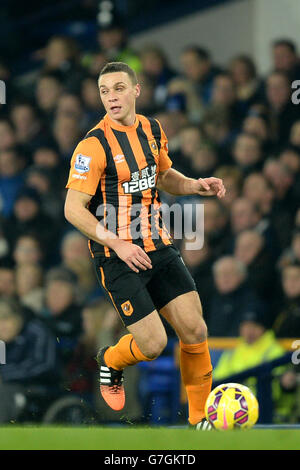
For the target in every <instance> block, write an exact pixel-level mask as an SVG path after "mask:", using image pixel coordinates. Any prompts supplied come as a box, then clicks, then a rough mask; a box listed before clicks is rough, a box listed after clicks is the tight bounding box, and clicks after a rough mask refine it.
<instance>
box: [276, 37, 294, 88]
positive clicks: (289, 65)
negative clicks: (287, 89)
mask: <svg viewBox="0 0 300 470" xmlns="http://www.w3.org/2000/svg"><path fill="white" fill-rule="evenodd" d="M272 59H273V69H274V70H276V71H279V72H284V73H286V74H287V75H288V76H289V78H290V80H291V81H293V80H298V79H299V76H300V64H299V58H298V54H297V48H296V45H295V43H294V42H293V41H291V40H290V39H278V40H276V41H274V43H273V48H272Z"/></svg>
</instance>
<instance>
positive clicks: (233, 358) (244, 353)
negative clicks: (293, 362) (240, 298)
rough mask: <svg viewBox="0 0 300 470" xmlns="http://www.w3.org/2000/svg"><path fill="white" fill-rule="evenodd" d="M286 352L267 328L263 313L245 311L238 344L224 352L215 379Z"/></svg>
mask: <svg viewBox="0 0 300 470" xmlns="http://www.w3.org/2000/svg"><path fill="white" fill-rule="evenodd" d="M284 352H285V351H284V349H283V348H282V347H281V346H280V344H279V343H278V342H277V341H276V338H275V335H274V332H273V331H272V330H270V329H267V322H266V321H265V318H264V315H263V313H262V312H248V313H245V315H244V316H243V317H242V318H241V322H240V327H239V340H238V343H237V346H236V347H235V348H234V350H233V351H232V350H230V351H224V352H223V353H222V355H221V357H220V359H219V361H218V364H217V366H216V367H215V369H214V380H222V379H225V378H227V377H230V376H231V375H234V374H238V373H239V372H242V371H243V370H246V369H250V368H252V367H255V366H258V365H260V364H263V363H264V362H267V361H272V360H273V359H276V358H278V357H280V356H283V355H284ZM245 385H247V383H245ZM248 385H249V384H248Z"/></svg>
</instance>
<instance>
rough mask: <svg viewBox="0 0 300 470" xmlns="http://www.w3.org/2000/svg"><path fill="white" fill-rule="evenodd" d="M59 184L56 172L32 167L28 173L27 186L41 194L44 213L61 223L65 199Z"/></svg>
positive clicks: (26, 176) (26, 177)
mask: <svg viewBox="0 0 300 470" xmlns="http://www.w3.org/2000/svg"><path fill="white" fill-rule="evenodd" d="M57 183H58V182H57V178H56V172H55V171H53V170H51V169H50V168H45V167H43V166H41V167H40V166H36V165H31V166H30V167H29V168H28V169H27V171H26V175H25V184H26V186H27V187H28V188H34V189H35V190H36V191H37V193H38V194H39V196H40V199H41V209H42V211H43V213H44V214H45V215H46V216H49V217H51V218H52V219H53V220H55V219H57V220H58V221H59V220H63V198H62V195H61V194H60V191H59V190H61V189H62V188H61V187H58V186H57Z"/></svg>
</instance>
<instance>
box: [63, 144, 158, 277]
mask: <svg viewBox="0 0 300 470" xmlns="http://www.w3.org/2000/svg"><path fill="white" fill-rule="evenodd" d="M105 167H106V155H105V152H104V150H103V147H102V145H101V144H100V142H99V141H98V139H96V138H95V137H90V138H87V139H85V140H83V141H81V142H80V143H79V144H78V145H77V147H76V149H75V151H74V154H73V156H72V160H71V168H70V174H69V179H68V183H67V186H66V187H67V188H68V192H67V196H66V201H65V217H66V219H67V220H68V222H70V223H71V224H72V225H74V226H75V227H76V228H77V229H78V230H80V231H81V232H82V233H83V234H84V235H86V236H87V237H88V238H90V239H92V240H94V241H96V242H97V243H100V244H101V245H104V246H107V247H109V248H111V249H112V250H114V251H115V252H116V254H117V255H118V257H119V258H120V259H122V260H123V261H124V262H125V263H126V264H127V265H128V266H129V267H130V268H131V269H132V270H133V271H135V272H138V268H140V269H143V270H146V269H148V268H151V267H152V266H151V260H150V258H149V256H148V255H147V254H146V253H145V251H144V250H143V249H142V248H141V247H139V246H138V245H134V244H132V243H130V242H127V241H126V240H122V239H120V238H119V237H118V236H117V235H116V234H114V233H113V232H111V231H109V230H107V229H106V228H105V227H104V226H103V225H102V224H101V223H100V222H99V221H98V220H97V218H96V217H95V216H94V215H93V214H92V213H91V212H90V211H89V210H88V203H89V202H90V200H91V199H92V197H93V196H94V195H95V193H96V190H97V187H98V184H99V181H100V178H101V175H102V174H103V172H104V170H105Z"/></svg>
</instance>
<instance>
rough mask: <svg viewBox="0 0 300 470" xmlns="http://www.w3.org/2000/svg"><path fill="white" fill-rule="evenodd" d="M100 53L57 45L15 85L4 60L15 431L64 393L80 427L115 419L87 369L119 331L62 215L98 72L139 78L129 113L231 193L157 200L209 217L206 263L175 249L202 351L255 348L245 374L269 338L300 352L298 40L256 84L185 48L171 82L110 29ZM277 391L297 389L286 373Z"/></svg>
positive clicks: (2, 227)
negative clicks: (217, 345)
mask: <svg viewBox="0 0 300 470" xmlns="http://www.w3.org/2000/svg"><path fill="white" fill-rule="evenodd" d="M97 43H98V46H97V48H96V49H93V50H81V48H80V44H78V43H76V41H75V40H74V39H73V38H71V37H66V36H53V37H51V38H50V39H49V40H48V42H47V44H46V46H45V48H43V49H41V50H38V51H35V54H34V56H33V57H34V66H33V67H32V69H30V70H29V71H27V72H26V73H23V74H21V75H18V76H12V74H11V71H10V69H9V67H8V66H7V64H5V62H4V61H2V60H1V59H0V79H2V80H4V81H5V83H6V90H7V104H5V105H1V106H0V339H1V340H3V341H5V342H6V361H7V364H6V365H3V366H1V368H0V383H1V384H2V386H1V387H0V402H1V403H2V404H3V406H0V422H1V421H2V422H5V421H9V420H14V419H17V418H18V416H20V414H22V410H24V408H26V407H25V403H28V404H30V405H32V408H31V412H32V413H33V414H34V413H36V415H37V416H38V414H39V411H40V410H44V408H43V403H44V402H46V403H47V404H49V401H52V398H53V399H54V398H57V397H60V396H61V393H62V391H64V392H66V391H68V392H74V393H75V395H74V396H76V397H79V399H80V400H82V399H84V403H85V405H86V410H85V412H86V413H89V412H90V411H91V409H93V410H94V409H95V408H96V409H97V410H98V413H99V415H100V416H101V418H103V416H107V419H113V418H111V415H110V413H109V411H107V410H105V409H104V407H103V405H102V404H101V403H100V402H99V403H98V402H97V398H96V397H97V392H96V390H97V382H96V371H97V365H96V362H95V360H94V356H95V354H96V351H97V348H98V347H100V346H105V345H107V344H111V343H113V342H115V341H116V340H117V339H118V338H119V337H120V336H121V335H122V334H123V333H124V329H123V327H122V325H121V323H120V321H119V319H118V315H117V313H116V312H115V311H114V309H113V308H112V306H111V305H110V303H109V302H108V300H107V299H106V298H105V297H104V293H103V291H102V289H101V288H100V287H99V286H98V285H97V281H96V276H95V274H94V272H93V267H92V264H91V260H90V254H89V251H88V246H87V241H86V238H85V237H84V236H83V235H81V234H80V233H79V232H77V231H76V230H74V228H73V227H71V226H70V225H69V224H68V223H67V221H66V220H65V219H64V215H63V206H64V199H65V194H66V190H65V184H66V181H67V176H68V170H69V162H70V157H71V155H72V152H73V150H74V148H75V146H76V145H77V143H78V142H79V140H80V139H81V138H83V137H84V135H85V134H86V132H87V131H88V130H89V129H91V128H92V127H93V126H94V125H96V124H97V122H98V121H99V120H100V119H101V118H102V117H103V116H104V114H105V113H104V109H103V107H102V104H101V101H100V97H99V91H98V87H97V78H98V75H99V72H100V70H101V68H102V66H104V65H105V63H106V62H108V61H112V60H117V61H119V60H120V61H124V62H126V63H128V65H130V66H131V67H132V68H134V70H135V71H136V73H137V75H138V80H139V82H140V83H141V86H142V93H141V96H140V97H139V99H138V101H137V112H138V113H140V114H145V115H146V116H152V117H155V118H157V119H158V120H159V121H160V123H161V125H162V127H163V129H164V130H165V133H166V135H167V137H168V139H169V154H170V157H171V159H172V161H173V167H174V168H175V169H177V170H179V171H181V172H182V173H184V174H185V175H186V176H189V177H194V178H199V177H202V178H204V177H208V176H216V177H219V178H222V179H223V181H224V184H225V187H226V189H227V193H226V196H225V198H224V199H223V200H221V201H219V200H217V199H216V198H201V197H199V198H195V197H191V196H190V197H176V198H175V197H170V196H169V195H166V194H162V195H161V198H162V200H163V201H164V202H166V203H168V204H173V203H174V202H178V203H179V204H182V205H183V204H185V203H186V202H189V203H190V204H193V205H194V207H195V208H196V207H197V204H198V203H202V204H204V211H205V212H204V213H205V225H204V246H203V248H201V249H199V250H193V251H191V250H188V249H187V247H186V245H187V243H188V240H186V239H183V240H175V243H176V245H177V246H178V247H179V248H180V250H181V253H182V257H183V259H184V262H185V264H186V265H187V267H188V268H189V270H190V272H191V273H192V275H193V277H194V279H195V282H196V285H197V288H198V291H199V294H200V297H201V300H202V304H203V311H204V317H205V320H206V321H207V324H208V329H209V334H210V336H213V337H218V336H220V337H224V336H228V337H232V336H233V337H240V339H241V341H242V342H243V344H244V345H254V344H256V346H257V347H256V350H255V348H252V351H254V350H255V351H256V354H257V355H256V356H255V358H254V359H253V362H252V363H251V364H250V365H255V364H256V363H258V362H259V361H260V360H262V358H264V357H267V356H265V354H266V351H269V348H273V347H274V348H276V347H277V346H278V343H277V342H276V341H277V338H287V337H291V338H300V302H299V301H300V204H299V202H300V107H299V106H297V105H295V104H293V103H292V100H291V93H292V91H293V90H292V88H291V83H292V81H293V80H295V79H300V60H299V57H298V53H297V50H296V46H295V44H294V43H293V41H291V40H287V39H283V40H281V39H279V40H278V41H275V42H274V43H273V44H272V45H271V46H270V54H271V57H272V64H273V65H272V70H270V73H269V74H268V75H267V76H265V77H262V76H260V75H259V73H258V71H257V70H256V66H255V62H254V60H253V58H252V57H249V56H247V55H243V54H241V55H239V56H236V57H233V58H232V60H230V62H229V63H228V64H226V66H224V65H223V66H219V64H216V63H215V62H214V59H213V57H211V55H210V52H209V51H208V50H206V49H205V48H204V47H202V46H201V45H200V44H197V40H196V38H195V44H192V45H187V46H186V47H185V48H184V49H183V50H182V53H181V55H180V68H178V69H177V70H176V69H174V68H173V67H172V66H171V65H170V64H169V61H168V57H167V55H166V54H165V52H164V50H163V47H162V46H161V44H159V42H158V44H147V45H145V46H144V47H143V48H141V50H139V51H135V50H133V49H132V48H131V47H130V44H129V42H128V35H127V33H126V30H125V29H124V28H123V26H122V24H121V23H119V22H117V21H116V22H114V23H113V24H111V25H110V26H109V27H107V28H102V29H101V30H99V32H98V36H97ZM195 210H197V209H195ZM171 230H172V227H171ZM170 335H172V332H171V333H170ZM250 349H251V348H250ZM281 352H283V351H281ZM270 357H271V356H270ZM272 357H273V356H272ZM222 367H223V368H224V361H223V366H222ZM232 367H233V366H232ZM225 369H226V368H225ZM238 370H239V369H238V368H237V371H238ZM230 371H231V372H234V371H235V369H233V368H232V369H230V365H229V372H230ZM227 372H228V368H227ZM128 374H131V375H132V380H131V383H133V384H134V386H133V387H132V389H133V392H132V400H128V404H127V405H126V406H128V409H126V410H125V414H126V413H127V416H130V417H131V419H135V418H136V419H138V418H139V417H140V416H141V413H142V412H141V409H140V408H139V400H138V399H136V398H135V396H136V395H135V394H136V393H137V385H136V384H137V383H138V374H137V372H135V371H129V372H128ZM3 384H5V385H6V386H5V387H4V386H3ZM282 386H283V387H285V388H286V390H294V388H295V386H296V379H295V376H294V375H293V371H290V375H289V376H288V378H287V379H285V382H284V383H283V384H282ZM70 396H73V395H72V394H71V395H70ZM12 397H14V400H12V399H11V398H12ZM64 399H66V398H65V395H64ZM96 402H97V403H96ZM81 403H82V401H81ZM95 403H96V404H95ZM89 407H90V408H89ZM99 410H100V411H99ZM56 411H57V410H56ZM57 412H58V411H57ZM91 414H92V413H91ZM118 416H119V415H118ZM49 419H50V418H49ZM118 419H119V418H118Z"/></svg>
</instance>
